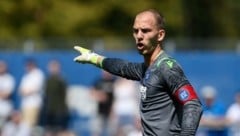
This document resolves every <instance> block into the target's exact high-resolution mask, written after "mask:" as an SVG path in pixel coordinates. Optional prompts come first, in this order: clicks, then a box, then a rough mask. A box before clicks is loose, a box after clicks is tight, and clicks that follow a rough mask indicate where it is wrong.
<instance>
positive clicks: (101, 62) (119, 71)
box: [74, 46, 144, 80]
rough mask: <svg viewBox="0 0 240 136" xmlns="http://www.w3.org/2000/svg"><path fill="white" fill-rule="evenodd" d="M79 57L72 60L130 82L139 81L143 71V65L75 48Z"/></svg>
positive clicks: (78, 47)
mask: <svg viewBox="0 0 240 136" xmlns="http://www.w3.org/2000/svg"><path fill="white" fill-rule="evenodd" d="M74 49H75V50H77V51H78V52H79V53H80V55H79V56H77V57H75V58H74V61H75V62H78V63H89V64H93V65H95V66H97V67H99V68H102V69H104V70H106V71H108V72H110V73H112V74H114V75H117V76H121V77H124V78H127V79H131V80H140V79H141V77H142V73H143V71H144V65H143V63H131V62H128V61H125V60H122V59H117V58H105V57H104V56H101V55H99V54H97V53H94V52H93V51H91V50H89V49H86V48H83V47H80V46H75V47H74Z"/></svg>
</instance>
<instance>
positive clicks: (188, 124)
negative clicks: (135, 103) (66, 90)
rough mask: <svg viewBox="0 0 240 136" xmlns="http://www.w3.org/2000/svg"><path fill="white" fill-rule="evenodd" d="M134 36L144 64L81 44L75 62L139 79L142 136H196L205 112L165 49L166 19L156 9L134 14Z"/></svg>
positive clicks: (182, 73) (180, 70) (181, 71)
mask: <svg viewBox="0 0 240 136" xmlns="http://www.w3.org/2000/svg"><path fill="white" fill-rule="evenodd" d="M133 36H134V38H135V41H136V47H137V49H138V52H139V53H140V54H141V55H142V56H143V58H144V62H143V63H133V62H128V61H125V60H121V59H118V58H106V57H104V56H101V55H98V54H96V53H94V52H92V51H90V50H88V49H85V48H82V47H80V46H75V47H74V48H75V49H76V50H77V51H79V52H80V55H79V56H77V57H76V58H75V59H74V61H76V62H79V63H90V64H93V65H95V66H97V67H99V68H102V69H104V70H106V71H108V72H110V73H112V74H115V75H118V76H121V77H124V78H127V79H131V80H137V81H139V82H140V95H141V102H140V116H141V124H142V128H143V129H142V133H143V136H176V135H177V136H193V135H195V133H196V131H197V128H198V125H199V120H200V118H201V115H202V106H201V103H200V101H199V98H198V96H197V94H196V92H195V90H194V88H193V87H192V85H191V84H190V82H189V81H188V79H187V78H186V76H185V74H184V72H183V70H182V69H181V67H180V65H179V64H178V62H176V60H175V59H173V58H171V57H170V56H168V55H167V54H166V52H164V50H163V48H162V41H163V39H164V37H165V30H164V19H163V17H162V16H161V15H160V14H159V13H158V12H157V11H156V10H152V9H149V10H145V11H143V12H140V13H139V14H137V16H136V17H135V21H134V25H133Z"/></svg>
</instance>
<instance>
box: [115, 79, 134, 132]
mask: <svg viewBox="0 0 240 136" xmlns="http://www.w3.org/2000/svg"><path fill="white" fill-rule="evenodd" d="M136 88H137V87H136V83H135V82H134V81H131V80H127V79H124V78H118V79H117V80H116V82H115V84H114V104H113V112H112V113H113V119H115V122H116V133H117V134H120V131H121V133H125V134H127V133H128V131H129V130H131V129H133V128H134V126H135V118H136V116H137V115H138V96H137V91H136ZM117 134H116V135H117Z"/></svg>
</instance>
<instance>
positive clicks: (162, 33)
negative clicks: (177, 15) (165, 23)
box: [158, 29, 165, 42]
mask: <svg viewBox="0 0 240 136" xmlns="http://www.w3.org/2000/svg"><path fill="white" fill-rule="evenodd" d="M164 37H165V30H163V29H160V30H159V31H158V41H159V42H161V41H163V39H164Z"/></svg>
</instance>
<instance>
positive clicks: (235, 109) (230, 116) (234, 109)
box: [226, 90, 240, 136]
mask: <svg viewBox="0 0 240 136" xmlns="http://www.w3.org/2000/svg"><path fill="white" fill-rule="evenodd" d="M226 118H227V123H228V125H229V127H230V135H231V136H240V90H239V91H238V92H237V94H236V95H235V102H234V103H233V104H232V105H230V107H229V108H228V110H227V115H226Z"/></svg>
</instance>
